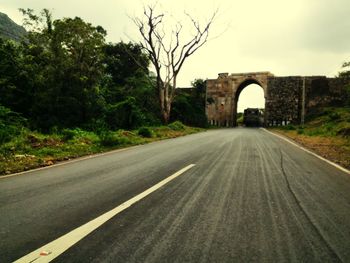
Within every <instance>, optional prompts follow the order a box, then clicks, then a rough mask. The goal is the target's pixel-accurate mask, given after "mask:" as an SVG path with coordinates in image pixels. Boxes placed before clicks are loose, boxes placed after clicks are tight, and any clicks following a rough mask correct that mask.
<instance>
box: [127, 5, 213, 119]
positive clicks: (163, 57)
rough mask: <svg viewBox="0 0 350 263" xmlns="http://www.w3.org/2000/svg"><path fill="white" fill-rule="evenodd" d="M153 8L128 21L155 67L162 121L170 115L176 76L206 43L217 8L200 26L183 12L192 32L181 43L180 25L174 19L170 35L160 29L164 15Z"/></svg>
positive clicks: (148, 7)
mask: <svg viewBox="0 0 350 263" xmlns="http://www.w3.org/2000/svg"><path fill="white" fill-rule="evenodd" d="M155 9H156V6H147V7H144V10H143V19H145V21H144V20H142V19H140V18H133V19H132V20H133V22H134V24H135V25H136V26H137V27H138V30H139V32H140V34H141V37H142V42H141V43H140V45H141V46H142V47H143V49H144V50H145V51H146V52H147V53H148V55H149V58H150V60H151V62H152V64H153V66H154V68H155V71H156V76H157V88H158V92H159V101H160V108H161V111H162V116H163V121H164V122H165V123H167V122H168V120H169V117H170V110H171V103H172V101H173V99H174V96H175V89H176V85H177V82H176V79H177V76H178V74H179V72H180V70H181V68H182V66H183V64H184V62H185V61H186V59H187V58H188V57H190V56H191V55H193V54H194V53H195V52H196V51H197V50H198V49H199V48H200V47H202V46H203V45H204V44H205V43H206V42H207V40H208V36H209V29H210V27H211V26H212V24H213V22H214V20H215V17H216V15H217V12H218V10H216V11H215V12H214V13H213V15H212V16H211V17H210V19H209V20H208V21H207V22H206V23H205V25H204V26H201V24H200V23H199V21H197V20H195V19H193V17H192V16H191V15H189V14H187V13H185V14H186V16H187V17H188V18H189V19H190V21H191V24H192V28H193V29H194V35H193V36H192V37H191V38H190V39H188V40H187V41H186V42H185V43H184V44H181V39H180V35H181V32H182V29H183V26H182V24H181V23H179V22H178V23H177V24H176V26H175V29H173V30H170V35H167V33H166V31H165V30H164V20H163V19H164V17H165V15H164V14H163V13H161V14H155ZM161 26H163V27H161ZM167 40H168V42H167Z"/></svg>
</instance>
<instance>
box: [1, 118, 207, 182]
mask: <svg viewBox="0 0 350 263" xmlns="http://www.w3.org/2000/svg"><path fill="white" fill-rule="evenodd" d="M200 131H204V129H200V128H192V127H188V126H185V125H183V124H182V123H181V122H175V123H172V124H169V125H168V126H160V127H142V128H139V129H138V130H135V131H127V130H117V131H102V132H100V133H99V134H97V133H94V132H91V131H85V130H82V129H79V128H76V129H64V130H62V131H56V132H55V133H51V134H42V133H38V132H33V131H30V130H28V129H25V130H23V131H22V132H21V133H19V134H18V135H16V136H14V137H12V139H11V140H8V141H7V142H6V143H3V144H1V145H0V175H6V174H11V173H15V172H21V171H25V170H29V169H33V168H37V167H42V166H49V165H52V164H54V163H56V162H59V161H63V160H69V159H72V158H76V157H80V156H84V155H90V154H95V153H100V152H105V151H109V150H113V149H118V148H123V147H128V146H133V145H139V144H145V143H149V142H153V141H157V140H162V139H168V138H175V137H179V136H184V135H187V134H192V133H196V132H200Z"/></svg>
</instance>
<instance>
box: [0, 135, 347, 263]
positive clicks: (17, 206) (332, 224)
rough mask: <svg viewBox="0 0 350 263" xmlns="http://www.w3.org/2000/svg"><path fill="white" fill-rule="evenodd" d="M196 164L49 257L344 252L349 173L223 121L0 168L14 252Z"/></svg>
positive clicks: (2, 253)
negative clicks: (123, 146)
mask: <svg viewBox="0 0 350 263" xmlns="http://www.w3.org/2000/svg"><path fill="white" fill-rule="evenodd" d="M189 164H195V166H194V167H193V168H191V169H190V170H188V171H186V172H185V173H184V174H182V175H181V176H179V177H177V178H176V179H174V180H172V181H171V182H169V183H168V184H166V185H164V186H163V187H161V188H160V189H158V190H156V191H155V192H153V193H152V194H150V195H149V196H147V197H145V198H144V199H142V200H141V201H139V202H137V203H136V204H134V205H133V206H131V207H129V208H127V209H126V210H125V211H123V212H121V213H120V214H118V215H117V216H115V217H113V218H112V219H111V220H109V221H107V222H106V223H105V224H103V225H102V226H101V227H99V228H98V229H97V230H95V231H94V232H92V233H91V234H90V235H88V236H87V237H86V238H84V239H82V240H81V241H80V242H78V243H77V244H75V245H74V246H72V247H71V248H70V249H68V250H67V251H66V252H65V253H63V254H61V255H60V256H59V257H57V258H56V259H55V260H54V262H350V175H349V174H346V173H344V172H342V171H340V170H338V169H336V168H335V167H333V166H331V165H329V164H327V163H326V162H324V161H322V160H319V159H318V158H316V157H314V156H312V155H310V154H309V153H306V152H304V151H302V150H300V149H299V148H297V147H295V146H293V145H291V144H289V143H287V142H285V141H283V140H281V139H280V138H277V137H275V136H273V135H270V134H268V133H267V132H265V131H263V130H260V129H244V128H237V129H222V130H213V131H208V132H204V133H199V134H194V135H189V136H186V137H181V138H176V139H171V140H165V141H161V142H156V143H152V144H148V145H143V146H139V147H134V148H131V149H128V150H125V151H120V152H115V153H109V154H106V155H102V156H97V157H94V158H91V159H87V160H81V161H77V162H73V163H68V164H65V165H60V166H56V167H51V168H49V169H44V170H40V171H33V172H30V173H27V174H25V175H20V176H14V177H9V178H4V179H0V215H1V216H0V262H11V261H14V260H16V259H19V258H21V257H22V256H24V255H26V254H28V253H30V252H32V251H33V250H35V249H37V248H39V247H41V246H43V245H45V244H47V243H49V242H50V241H52V240H54V239H56V238H58V237H60V236H62V235H64V234H66V233H67V232H69V231H71V230H73V229H75V228H77V227H79V226H81V225H83V224H84V223H86V222H88V221H90V220H92V219H94V218H96V217H98V216H100V215H101V214H103V213H105V212H107V211H109V210H111V209H113V208H114V207H116V206H118V205H120V204H121V203H123V202H125V201H127V200H129V199H130V198H132V197H134V196H135V195H137V194H139V193H141V192H143V191H145V190H146V189H148V188H150V187H152V186H153V185H155V184H157V183H158V182H160V181H161V180H163V179H165V178H167V177H168V176H170V175H171V174H173V173H175V172H177V171H178V170H180V169H182V168H184V167H186V166H187V165H189Z"/></svg>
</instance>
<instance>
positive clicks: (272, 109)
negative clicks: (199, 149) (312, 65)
mask: <svg viewBox="0 0 350 263" xmlns="http://www.w3.org/2000/svg"><path fill="white" fill-rule="evenodd" d="M252 83H255V84H258V85H260V86H261V87H262V88H263V90H264V96H265V116H264V118H265V125H266V126H275V125H286V124H289V123H292V124H300V123H301V121H302V119H303V118H304V119H307V117H308V116H310V115H312V114H314V113H317V111H320V110H322V108H323V107H327V106H342V105H344V104H345V102H346V100H347V99H348V98H347V95H348V93H347V92H346V91H345V87H346V85H350V80H349V79H339V78H327V77H325V76H309V77H302V76H289V77H275V76H274V75H273V74H271V73H270V72H253V73H238V74H230V75H229V74H228V73H221V74H219V76H218V78H217V79H211V80H207V81H206V97H207V104H206V114H207V117H208V120H209V122H210V124H212V125H217V126H230V127H231V126H236V114H237V100H238V97H239V95H240V92H241V91H242V90H243V89H244V88H245V87H246V86H248V85H249V84H252ZM303 87H304V88H305V91H304V93H305V96H304V97H303ZM303 109H304V111H303Z"/></svg>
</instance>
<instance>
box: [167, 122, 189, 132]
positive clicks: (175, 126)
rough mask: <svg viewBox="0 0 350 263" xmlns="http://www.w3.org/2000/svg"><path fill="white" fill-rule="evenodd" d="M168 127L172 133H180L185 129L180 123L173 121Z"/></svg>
mask: <svg viewBox="0 0 350 263" xmlns="http://www.w3.org/2000/svg"><path fill="white" fill-rule="evenodd" d="M168 127H169V128H170V129H172V130H174V131H182V130H184V129H185V128H186V126H185V125H184V124H183V123H182V122H181V121H174V122H173V123H170V124H169V125H168Z"/></svg>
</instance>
